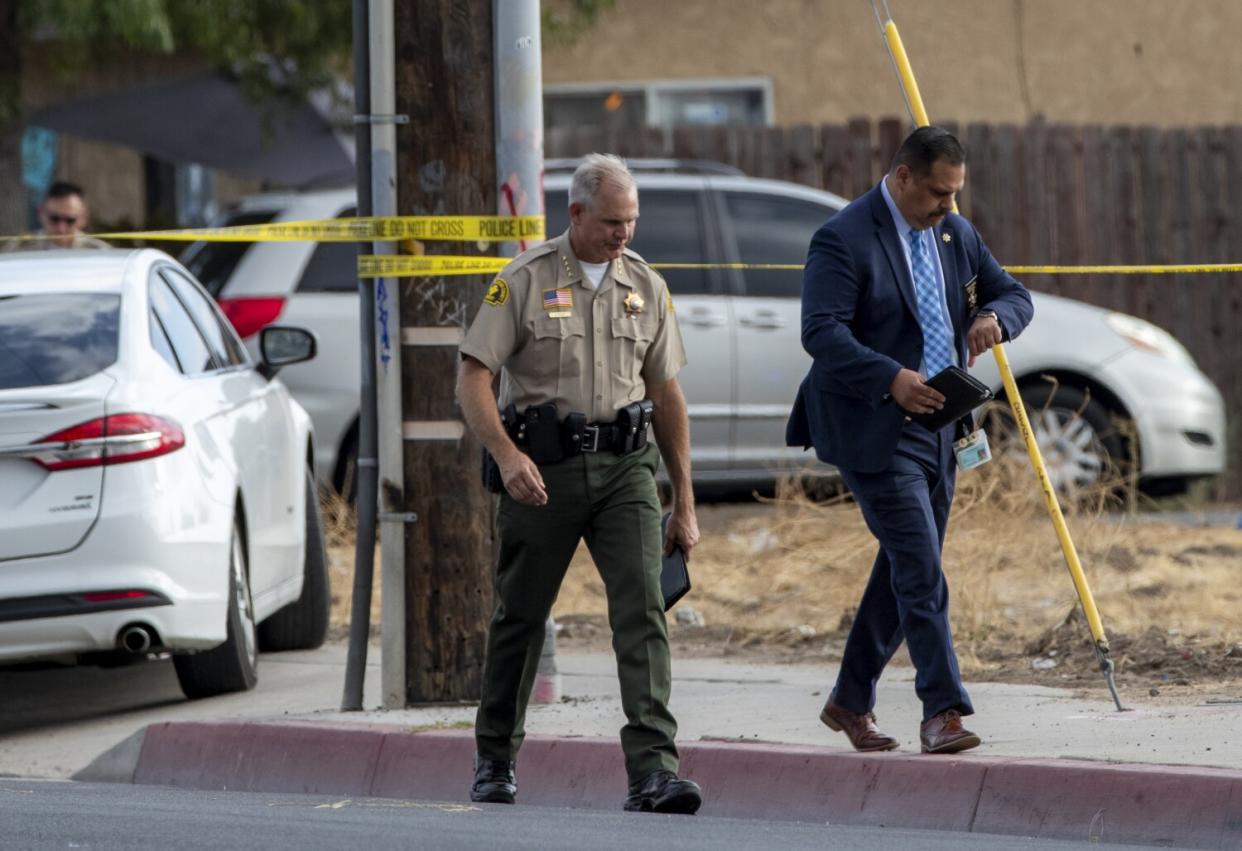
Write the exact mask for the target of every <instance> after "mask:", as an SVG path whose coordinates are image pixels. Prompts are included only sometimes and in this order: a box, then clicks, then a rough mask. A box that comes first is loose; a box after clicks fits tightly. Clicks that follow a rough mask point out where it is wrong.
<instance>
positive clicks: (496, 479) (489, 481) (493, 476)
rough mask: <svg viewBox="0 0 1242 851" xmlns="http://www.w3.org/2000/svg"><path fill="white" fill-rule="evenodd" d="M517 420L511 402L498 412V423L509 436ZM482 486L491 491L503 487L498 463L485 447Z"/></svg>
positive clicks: (498, 490)
mask: <svg viewBox="0 0 1242 851" xmlns="http://www.w3.org/2000/svg"><path fill="white" fill-rule="evenodd" d="M517 421H518V415H517V408H516V407H515V406H514V405H513V404H510V405H509V406H508V407H506V408H505V409H504V410H502V411H501V412H500V423H501V425H503V426H504V428H505V431H507V432H509V435H510V437H512V436H513V430H514V428H515V427H516V425H517ZM483 487H485V488H486V489H487V490H489V491H491V492H492V493H501V492H503V491H504V489H505V482H504V479H503V478H501V476H500V465H499V464H497V463H496V459H495V458H493V457H492V453H490V452H488V451H487V447H484V448H483Z"/></svg>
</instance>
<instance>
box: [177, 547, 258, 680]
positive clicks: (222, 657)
mask: <svg viewBox="0 0 1242 851" xmlns="http://www.w3.org/2000/svg"><path fill="white" fill-rule="evenodd" d="M227 627H228V628H227V637H226V638H225V640H224V643H223V644H221V645H220V646H219V647H214V648H212V649H211V650H205V651H203V652H201V653H192V654H188V655H178V656H174V657H173V667H174V668H176V671H177V682H179V683H180V684H181V690H182V691H183V692H185V696H186V697H188V698H190V699H191V700H194V699H197V698H200V697H211V696H213V695H217V694H227V693H229V692H234V691H247V690H249V689H252V688H254V684H255V682H256V681H257V680H258V660H259V657H258V642H257V640H256V638H257V636H256V630H255V623H254V605H253V603H252V602H251V599H250V575H249V570H248V569H247V565H246V552H245V548H244V547H243V546H242V536H241V530H240V528H239V527H238V524H237V523H236V522H234V524H233V540H232V543H231V544H230V546H229V604H228V612H227Z"/></svg>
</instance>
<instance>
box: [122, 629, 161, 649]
mask: <svg viewBox="0 0 1242 851" xmlns="http://www.w3.org/2000/svg"><path fill="white" fill-rule="evenodd" d="M116 643H117V646H118V647H120V648H121V649H122V650H124V651H126V652H128V653H146V652H147V651H148V650H150V649H151V647H152V646H154V645H155V643H156V638H155V630H153V629H151V627H149V626H147V625H146V624H143V623H138V624H130V625H129V626H127V627H125V628H124V629H122V630H121V632H120V634H119V635H118V636H117V639H116Z"/></svg>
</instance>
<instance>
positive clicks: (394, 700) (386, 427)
mask: <svg viewBox="0 0 1242 851" xmlns="http://www.w3.org/2000/svg"><path fill="white" fill-rule="evenodd" d="M370 9H371V21H370V24H371V27H370V28H371V49H370V52H371V108H372V109H373V110H374V111H375V114H376V115H375V120H374V121H373V122H372V125H371V201H372V204H373V207H374V210H375V215H377V216H395V215H397V125H399V124H405V123H407V122H408V120H409V118H408V116H404V115H396V114H395V113H396V101H397V98H396V78H395V76H394V75H395V73H396V64H395V63H396V60H395V48H394V43H395V42H394V34H393V2H392V0H370ZM375 253H376V254H396V253H397V244H396V243H394V242H379V243H376V244H375ZM399 302H400V291H399V290H398V289H397V287H396V286H395V281H394V280H393V279H392V278H380V279H379V280H377V281H376V282H375V316H374V321H375V325H374V330H375V333H376V334H377V339H376V346H375V349H374V360H373V361H372V363H373V365H374V367H375V369H376V392H377V396H378V400H377V409H376V429H377V431H378V436H379V442H378V446H379V480H380V482H381V483H382V485H383V487H382V488H381V489H380V493H379V494H378V497H379V502H380V509H381V513H380V515H379V517H380V521H381V525H380V562H381V564H382V567H383V569H382V571H381V577H380V579H381V582H382V583H383V584H382V586H381V587H382V591H383V593H382V594H381V598H382V603H381V605H382V606H383V609H382V611H381V613H380V622H381V623H382V624H383V630H382V633H381V637H380V640H381V641H382V642H383V645H382V648H381V654H380V658H381V660H382V661H381V670H380V679H381V686H380V692H381V695H382V701H383V706H384V708H385V709H399V708H403V707H404V706H405V705H406V699H405V698H406V691H407V688H406V664H405V644H406V634H405V633H406V631H405V531H406V524H407V523H413V522H415V521H417V519H418V518H417V517H416V516H415V515H414V514H413V513H412V512H406V511H405V510H404V506H405V487H404V484H403V483H404V481H405V470H404V467H403V463H404V459H403V451H404V446H405V441H404V438H403V437H402V435H401V351H402V348H401V347H402V341H401V311H400V304H399Z"/></svg>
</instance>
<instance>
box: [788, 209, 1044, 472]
mask: <svg viewBox="0 0 1242 851" xmlns="http://www.w3.org/2000/svg"><path fill="white" fill-rule="evenodd" d="M935 233H936V245H937V247H938V248H939V249H940V264H941V267H942V268H943V270H944V283H945V300H946V303H947V305H948V309H949V316H950V317H951V319H952V321H953V338H954V342H955V344H956V346H957V355H958V362H959V363H960V364H961V365H962V366H963V367H965V365H966V363H967V350H966V332H967V331H968V330H969V329H970V322H971V318H972V316H973V310H972V305H971V303H970V298H969V295H970V293H972V292H973V294H974V296H975V302H974V304H973V309H974V310H977V309H983V308H987V309H990V310H995V311H996V314H997V317H998V319H999V320H1000V324H1001V328H1002V330H1003V332H1004V335H1005V339H1012V338H1014V337H1016V336H1018V333H1019V332H1020V331H1021V330H1022V329H1023V328H1025V327H1026V325H1027V323H1029V322H1030V321H1031V316H1032V314H1033V313H1034V310H1033V308H1032V306H1031V296H1030V293H1028V292H1027V291H1026V288H1025V287H1023V286H1022V285H1021V284H1019V283H1018V282H1017V281H1015V280H1014V279H1013V278H1012V277H1011V276H1010V275H1009V274H1008V273H1007V272H1006V271H1005V270H1004V269H1002V268H1001V266H1000V264H999V263H997V262H996V259H995V258H994V257H993V256H992V254H991V253H990V252H989V251H988V249H987V246H986V245H984V244H983V240H982V239H980V237H979V233H978V231H976V230H975V228H974V226H973V225H971V224H970V222H968V221H967V220H966V219H964V218H962V217H961V216H959V215H956V214H954V213H950V214H949V215H948V216H947V217H946V219H945V220H944V221H943V222H941V224H940V225H938V226H937V227H936V228H935ZM902 238H903V237H901V236H898V233H897V226H896V225H895V224H894V223H893V216H892V214H891V213H890V212H889V209H888V205H887V204H886V203H885V201H884V196H883V195H882V194H881V192H880V187H879V186H878V185H877V186H876V187H874V188H873V189H872V190H871V191H870V192H868V193H866V194H865V195H863V196H861V197H860V198H857V199H856V200H854V201H853V202H852V203H851V204H850V205H849V206H847V207H846V208H845V209H843V210H841V211H840V212H839V213H837V214H836V215H835V216H833V217H832V218H831V219H829V220H828V222H827V224H825V225H824V226H823V227H821V228H820V229H819V230H818V231H817V232H816V233H815V236H814V237H813V238H812V240H811V247H810V252H809V254H808V256H807V261H806V270H805V272H804V273H803V279H802V347H803V348H804V349H806V351H807V352H808V353H809V354H810V355H811V358H812V361H813V362H812V364H811V369H810V372H808V373H807V376H806V378H805V379H804V380H803V381H802V386H801V387H800V388H799V389H798V397H797V399H796V400H795V402H794V407H793V412H792V414H791V415H790V418H789V423H788V425H787V426H786V430H785V442H786V443H787V444H788V445H790V446H802V447H804V448H806V447H810V446H814V447H815V454H816V456H818V458H819V459H820V460H821V461H823V462H825V463H828V464H834V465H836V466H837V467H840V468H842V469H846V470H855V471H857V472H861V473H876V472H879V471H881V470H883V469H885V468H887V467H888V465H889V463H890V461H891V460H892V457H893V453H894V451H895V450H896V448H897V440H898V438H899V437H900V436H901V429H902V426H903V425H904V422H905V417H906V413H905V412H904V411H903V410H902V409H901V408H900V407H899V406H898V405H897V403H896V402H894V401H893V399H892V397H891V396H890V395H889V387H890V386H891V385H892V383H893V378H894V377H896V375H897V372H898V371H899V370H900V369H902V368H903V367H904V368H906V369H913V370H917V369H918V368H919V364H920V363H921V362H922V359H923V332H922V329H921V327H920V325H919V320H918V307H917V305H916V303H915V298H914V283H913V282H912V281H911V279H910V270H909V268H908V267H907V265H906V260H905V256H904V254H903V252H902V247H901V243H900V240H901V239H902Z"/></svg>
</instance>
